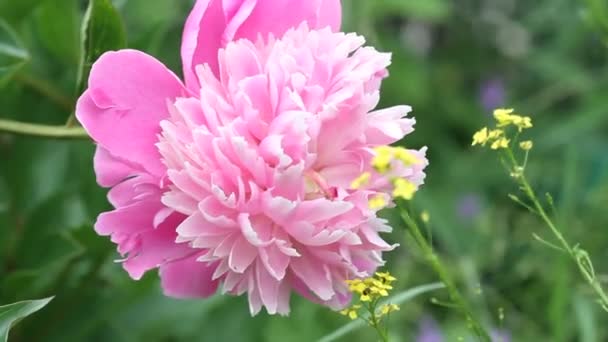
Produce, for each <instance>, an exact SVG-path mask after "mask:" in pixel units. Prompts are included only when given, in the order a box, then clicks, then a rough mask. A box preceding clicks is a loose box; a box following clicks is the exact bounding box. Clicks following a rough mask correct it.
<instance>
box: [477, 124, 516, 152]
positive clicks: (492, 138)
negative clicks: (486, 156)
mask: <svg viewBox="0 0 608 342" xmlns="http://www.w3.org/2000/svg"><path fill="white" fill-rule="evenodd" d="M504 135H505V132H504V131H503V130H502V129H492V130H488V128H487V127H484V128H482V129H480V130H479V131H477V132H475V134H474V135H473V143H472V144H471V145H472V146H475V145H481V146H486V144H487V143H491V145H490V148H491V149H493V150H497V149H499V148H507V147H509V143H510V142H511V141H510V140H509V139H507V138H506V137H505V136H504Z"/></svg>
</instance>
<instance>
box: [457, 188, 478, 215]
mask: <svg viewBox="0 0 608 342" xmlns="http://www.w3.org/2000/svg"><path fill="white" fill-rule="evenodd" d="M480 212H481V199H480V198H479V195H477V194H474V193H469V194H464V195H462V196H460V197H459V198H458V200H457V203H456V213H457V214H458V217H460V218H461V219H464V220H472V219H474V218H475V217H477V215H479V213H480Z"/></svg>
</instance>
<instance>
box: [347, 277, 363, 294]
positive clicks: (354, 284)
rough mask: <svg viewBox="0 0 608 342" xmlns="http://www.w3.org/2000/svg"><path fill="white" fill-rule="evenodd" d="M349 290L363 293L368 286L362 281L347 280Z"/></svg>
mask: <svg viewBox="0 0 608 342" xmlns="http://www.w3.org/2000/svg"><path fill="white" fill-rule="evenodd" d="M346 284H347V285H348V290H349V291H350V292H353V293H359V294H361V293H363V291H364V290H365V289H366V288H367V285H366V284H365V283H364V282H363V281H362V280H361V279H353V280H347V281H346Z"/></svg>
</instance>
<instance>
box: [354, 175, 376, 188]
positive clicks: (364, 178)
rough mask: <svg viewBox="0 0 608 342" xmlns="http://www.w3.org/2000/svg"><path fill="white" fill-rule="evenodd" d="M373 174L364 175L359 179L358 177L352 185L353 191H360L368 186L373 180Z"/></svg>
mask: <svg viewBox="0 0 608 342" xmlns="http://www.w3.org/2000/svg"><path fill="white" fill-rule="evenodd" d="M371 176H372V175H371V174H370V173H369V172H364V173H362V174H361V175H360V176H359V177H357V178H356V179H355V180H354V181H353V182H352V183H351V184H350V187H351V188H353V189H355V190H356V189H359V188H360V187H362V186H364V185H367V183H369V180H370V178H371Z"/></svg>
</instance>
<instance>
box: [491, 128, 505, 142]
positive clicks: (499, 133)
mask: <svg viewBox="0 0 608 342" xmlns="http://www.w3.org/2000/svg"><path fill="white" fill-rule="evenodd" d="M503 134H505V131H503V130H502V129H493V130H491V131H490V132H489V133H488V140H494V139H498V138H500V137H502V136H503Z"/></svg>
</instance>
